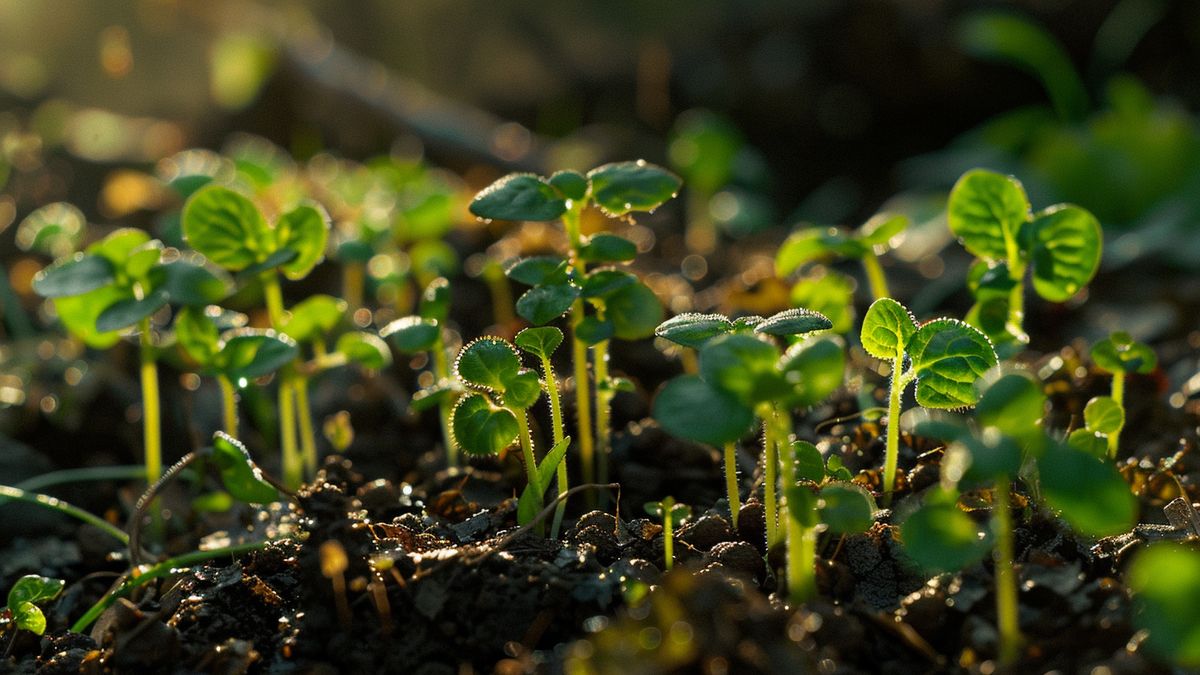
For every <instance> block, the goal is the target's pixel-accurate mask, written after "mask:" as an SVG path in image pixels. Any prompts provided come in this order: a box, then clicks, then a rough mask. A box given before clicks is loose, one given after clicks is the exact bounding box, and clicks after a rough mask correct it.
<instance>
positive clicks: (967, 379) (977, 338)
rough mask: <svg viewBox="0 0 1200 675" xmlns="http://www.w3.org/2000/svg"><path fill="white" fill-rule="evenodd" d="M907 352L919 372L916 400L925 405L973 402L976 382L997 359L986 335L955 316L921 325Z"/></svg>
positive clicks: (967, 403) (917, 372)
mask: <svg viewBox="0 0 1200 675" xmlns="http://www.w3.org/2000/svg"><path fill="white" fill-rule="evenodd" d="M908 354H909V356H910V357H911V358H912V363H913V369H914V371H915V372H916V374H917V403H919V404H921V405H923V406H925V407H926V408H958V407H962V406H968V405H973V404H974V403H975V402H976V401H977V400H978V398H979V395H978V393H977V392H976V390H975V383H976V382H977V381H978V380H979V378H980V377H982V376H983V374H984V373H986V372H987V371H988V370H989V369H991V368H992V367H994V366H995V365H996V363H997V359H996V351H995V350H994V349H993V348H992V343H991V342H989V341H988V339H987V337H986V336H984V334H983V333H981V332H979V329H977V328H974V327H972V326H968V325H967V324H965V323H963V322H961V321H958V320H955V319H935V320H933V321H930V322H928V323H926V324H925V325H923V326H921V328H920V329H918V330H917V332H916V333H915V334H914V335H913V337H912V340H911V341H910V342H909V345H908Z"/></svg>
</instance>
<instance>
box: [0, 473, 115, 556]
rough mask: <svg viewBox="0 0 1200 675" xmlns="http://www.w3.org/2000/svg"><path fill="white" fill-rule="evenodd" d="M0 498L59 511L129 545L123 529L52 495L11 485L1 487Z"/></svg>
mask: <svg viewBox="0 0 1200 675" xmlns="http://www.w3.org/2000/svg"><path fill="white" fill-rule="evenodd" d="M0 497H7V498H8V499H15V500H17V501H21V502H26V503H29V504H37V505H38V506H42V507H45V508H48V509H52V510H54V511H58V512H59V513H61V514H63V515H67V516H70V517H72V518H75V519H76V520H81V521H83V522H85V523H87V524H88V525H91V526H93V527H96V528H98V529H100V530H102V531H103V532H104V533H105V534H107V535H109V536H110V537H112V538H114V539H116V540H117V541H119V542H121V543H122V544H126V545H128V544H129V535H127V534H125V532H124V531H122V530H121V528H119V527H117V526H116V525H113V524H112V523H110V522H108V521H107V520H104V519H103V518H100V517H99V516H95V515H92V514H90V513H88V512H87V511H84V510H83V509H81V508H79V507H78V506H73V505H71V504H68V503H67V502H64V501H63V500H61V499H59V498H58V497H51V496H50V495H44V494H39V493H37V492H30V491H28V490H22V489H21V488H17V487H12V486H11V485H0ZM0 504H3V502H0Z"/></svg>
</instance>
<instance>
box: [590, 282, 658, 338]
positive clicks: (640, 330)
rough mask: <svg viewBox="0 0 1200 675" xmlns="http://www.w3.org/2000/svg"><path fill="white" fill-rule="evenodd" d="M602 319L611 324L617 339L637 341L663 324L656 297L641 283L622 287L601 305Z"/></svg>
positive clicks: (646, 336)
mask: <svg viewBox="0 0 1200 675" xmlns="http://www.w3.org/2000/svg"><path fill="white" fill-rule="evenodd" d="M604 304H605V317H606V318H607V319H608V320H609V321H611V322H612V324H613V328H614V332H615V335H616V337H617V338H619V339H621V340H641V339H642V338H648V337H650V336H651V335H653V334H654V329H655V328H657V327H658V324H660V323H662V320H663V306H662V303H660V302H659V301H658V296H657V295H655V294H654V291H652V290H650V289H649V288H648V287H646V285H644V284H642V283H641V282H638V283H635V284H630V285H628V286H623V287H621V288H619V289H617V290H616V291H614V292H613V293H612V294H611V295H609V296H608V297H607V298H606V299H605V301H604Z"/></svg>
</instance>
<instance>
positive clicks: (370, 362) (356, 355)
mask: <svg viewBox="0 0 1200 675" xmlns="http://www.w3.org/2000/svg"><path fill="white" fill-rule="evenodd" d="M334 349H335V350H336V351H337V352H338V353H340V354H345V355H346V358H347V359H348V360H350V361H351V362H353V363H357V364H358V365H360V366H362V367H363V368H366V369H367V370H382V369H384V368H386V367H388V366H389V365H391V363H392V352H391V350H389V349H388V346H387V343H386V342H384V341H383V340H381V339H379V336H377V335H373V334H371V333H364V332H362V331H352V332H350V333H344V334H343V335H342V336H341V337H339V338H338V341H337V346H336V347H335V348H334Z"/></svg>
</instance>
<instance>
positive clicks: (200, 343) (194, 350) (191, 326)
mask: <svg viewBox="0 0 1200 675" xmlns="http://www.w3.org/2000/svg"><path fill="white" fill-rule="evenodd" d="M175 339H176V341H177V342H178V344H179V346H180V347H181V348H182V349H183V351H184V352H185V353H187V355H188V356H189V357H190V358H191V359H192V360H193V361H195V362H197V363H199V364H200V365H201V366H204V367H207V366H209V365H210V364H211V363H212V360H213V357H215V356H216V354H217V351H218V350H219V349H220V347H221V345H220V342H221V335H220V332H219V331H218V330H217V324H216V322H214V321H213V320H212V319H211V318H210V317H209V316H208V314H207V313H206V312H205V310H204V309H201V308H199V307H184V308H183V309H181V310H179V313H178V314H176V315H175Z"/></svg>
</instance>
